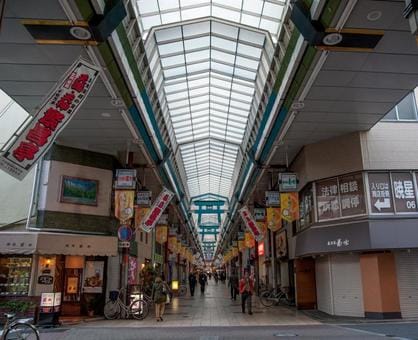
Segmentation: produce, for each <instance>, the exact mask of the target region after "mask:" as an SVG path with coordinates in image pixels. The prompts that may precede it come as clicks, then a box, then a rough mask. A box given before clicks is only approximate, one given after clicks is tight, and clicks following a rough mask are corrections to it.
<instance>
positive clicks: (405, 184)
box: [391, 172, 418, 213]
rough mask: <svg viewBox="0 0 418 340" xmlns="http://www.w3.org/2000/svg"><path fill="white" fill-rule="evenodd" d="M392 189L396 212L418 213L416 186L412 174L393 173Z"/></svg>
mask: <svg viewBox="0 0 418 340" xmlns="http://www.w3.org/2000/svg"><path fill="white" fill-rule="evenodd" d="M391 175H392V188H393V197H394V200H395V210H396V212H398V213H416V212H417V211H418V209H417V202H416V197H415V186H414V180H413V178H412V174H411V173H410V172H392V173H391Z"/></svg>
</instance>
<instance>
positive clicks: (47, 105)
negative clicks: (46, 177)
mask: <svg viewBox="0 0 418 340" xmlns="http://www.w3.org/2000/svg"><path fill="white" fill-rule="evenodd" d="M98 76H99V68H97V67H96V66H93V65H91V64H90V63H88V62H86V61H85V60H83V59H82V58H81V57H80V58H79V59H77V61H76V62H75V63H74V64H72V65H71V67H70V68H69V69H68V70H67V72H66V73H65V74H64V76H63V77H62V78H61V79H60V80H59V81H58V82H57V84H56V85H55V86H54V88H53V89H52V90H51V91H50V92H49V94H48V96H47V97H46V99H45V100H44V102H43V104H42V105H40V108H39V110H38V111H37V112H36V113H35V115H34V116H33V118H32V121H31V122H30V123H29V124H28V125H27V126H26V127H25V129H24V130H23V131H22V132H21V133H20V134H19V136H18V137H17V138H16V139H15V140H14V141H13V143H12V144H11V145H10V146H9V147H8V148H7V150H6V151H5V152H4V154H3V155H1V156H0V169H2V170H3V171H5V172H7V173H8V174H9V175H11V176H13V177H15V178H17V179H19V180H22V179H23V178H24V177H25V176H26V174H27V173H28V172H29V171H30V169H31V168H32V166H33V165H34V164H35V163H36V162H37V161H38V160H39V159H40V158H41V157H42V156H43V155H44V154H45V153H46V152H47V150H48V149H49V147H50V146H51V145H52V143H53V142H54V140H55V138H56V137H57V136H58V135H59V134H60V133H61V131H62V130H63V129H64V127H65V126H66V125H67V124H68V123H69V122H70V120H71V119H72V118H73V117H74V115H75V114H76V112H77V111H78V110H79V108H80V107H81V105H82V104H83V102H84V100H85V99H86V98H87V96H88V94H89V92H90V90H91V88H92V87H93V84H94V83H95V81H96V79H97V77H98Z"/></svg>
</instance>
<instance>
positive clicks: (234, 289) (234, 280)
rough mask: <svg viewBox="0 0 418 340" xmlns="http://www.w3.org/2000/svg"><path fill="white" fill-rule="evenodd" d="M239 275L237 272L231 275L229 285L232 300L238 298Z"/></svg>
mask: <svg viewBox="0 0 418 340" xmlns="http://www.w3.org/2000/svg"><path fill="white" fill-rule="evenodd" d="M238 283H239V282H238V276H237V274H236V273H235V272H232V274H231V275H230V276H229V281H228V286H229V287H230V289H231V300H234V301H236V300H237V293H238Z"/></svg>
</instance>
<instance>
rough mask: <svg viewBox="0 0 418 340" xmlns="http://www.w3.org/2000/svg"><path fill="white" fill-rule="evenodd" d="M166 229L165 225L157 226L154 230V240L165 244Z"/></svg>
mask: <svg viewBox="0 0 418 340" xmlns="http://www.w3.org/2000/svg"><path fill="white" fill-rule="evenodd" d="M167 235H168V227H167V226H166V225H159V226H157V229H156V234H155V239H156V241H157V242H158V243H160V244H163V243H166V242H167Z"/></svg>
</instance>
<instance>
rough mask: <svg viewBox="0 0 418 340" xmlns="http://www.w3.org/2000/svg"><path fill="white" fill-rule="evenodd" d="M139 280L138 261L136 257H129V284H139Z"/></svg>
mask: <svg viewBox="0 0 418 340" xmlns="http://www.w3.org/2000/svg"><path fill="white" fill-rule="evenodd" d="M137 278H138V261H137V259H136V257H133V256H129V265H128V284H130V285H134V284H137V283H138V282H137Z"/></svg>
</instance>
